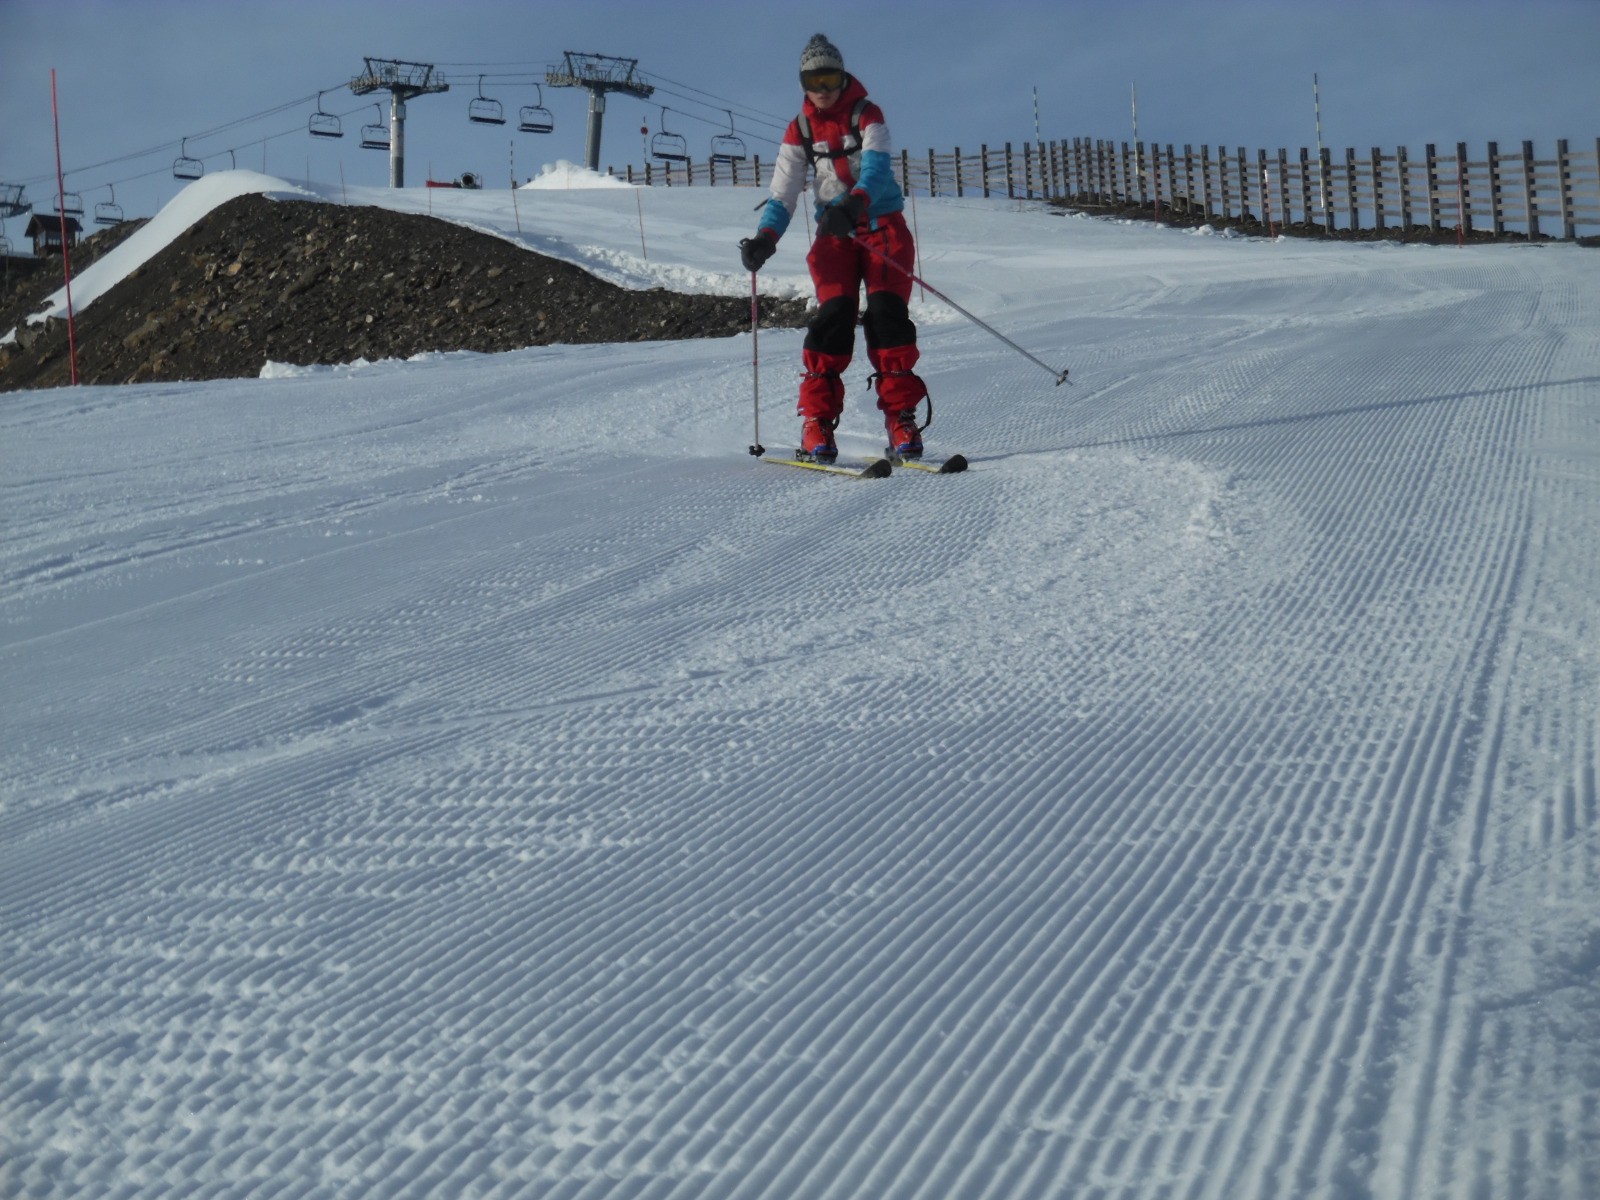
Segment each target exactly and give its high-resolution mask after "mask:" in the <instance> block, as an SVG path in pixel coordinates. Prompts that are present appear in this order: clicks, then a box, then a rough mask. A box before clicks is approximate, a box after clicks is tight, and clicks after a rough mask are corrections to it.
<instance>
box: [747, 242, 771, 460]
mask: <svg viewBox="0 0 1600 1200" xmlns="http://www.w3.org/2000/svg"><path fill="white" fill-rule="evenodd" d="M750 375H751V380H752V383H753V387H752V394H753V396H754V403H755V441H753V442H751V443H750V453H751V454H753V455H755V456H756V457H757V458H760V457H761V456H762V455H763V454H765V453H766V452H767V448H766V447H765V446H763V445H762V444H761V299H760V296H759V294H758V293H757V292H756V273H755V272H754V271H751V272H750Z"/></svg>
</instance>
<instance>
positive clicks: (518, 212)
mask: <svg viewBox="0 0 1600 1200" xmlns="http://www.w3.org/2000/svg"><path fill="white" fill-rule="evenodd" d="M510 162H511V212H512V214H513V215H514V216H515V217H516V219H517V232H518V233H521V232H522V209H521V207H520V206H519V205H518V204H517V143H516V142H515V141H513V142H512V143H511V153H510ZM429 173H430V174H432V172H429Z"/></svg>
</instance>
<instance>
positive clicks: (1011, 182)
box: [1006, 142, 1017, 200]
mask: <svg viewBox="0 0 1600 1200" xmlns="http://www.w3.org/2000/svg"><path fill="white" fill-rule="evenodd" d="M1011 170H1012V163H1011V143H1010V142H1007V143H1006V199H1007V200H1015V199H1016V198H1017V181H1016V177H1015V176H1014V175H1012V173H1011Z"/></svg>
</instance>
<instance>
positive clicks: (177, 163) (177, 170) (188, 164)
mask: <svg viewBox="0 0 1600 1200" xmlns="http://www.w3.org/2000/svg"><path fill="white" fill-rule="evenodd" d="M205 173H206V165H205V163H203V162H201V161H200V160H199V159H198V158H190V157H189V139H188V138H184V139H183V143H182V145H181V146H180V147H179V150H178V157H177V158H175V159H173V160H172V175H173V178H175V179H199V178H200V176H202V175H204V174H205Z"/></svg>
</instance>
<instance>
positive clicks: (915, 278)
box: [751, 242, 1067, 453]
mask: <svg viewBox="0 0 1600 1200" xmlns="http://www.w3.org/2000/svg"><path fill="white" fill-rule="evenodd" d="M860 245H861V246H862V247H863V248H864V249H865V250H866V251H867V253H868V254H871V255H872V256H873V257H874V258H879V259H882V260H883V261H884V262H886V263H888V264H889V265H890V266H891V267H893V268H894V269H895V270H896V271H899V272H900V273H901V274H902V275H904V276H906V277H907V278H908V279H910V280H911V282H913V283H918V284H921V285H922V286H923V287H925V288H927V289H928V291H930V292H932V293H933V294H934V295H935V296H937V297H939V299H941V300H943V301H944V302H945V303H946V304H948V305H949V306H950V307H951V308H953V309H955V310H956V311H957V312H958V313H960V314H961V315H962V316H963V317H965V318H966V319H967V320H969V321H971V322H972V323H973V324H974V325H976V326H978V327H979V328H980V329H985V330H987V331H988V332H989V333H992V334H993V335H994V336H995V337H997V338H999V339H1000V340H1001V341H1002V342H1004V343H1005V344H1006V345H1008V346H1010V347H1011V348H1012V349H1013V350H1015V351H1016V352H1017V353H1018V354H1020V355H1022V357H1023V358H1025V359H1027V360H1028V361H1029V362H1031V363H1032V364H1033V365H1034V366H1036V367H1038V368H1039V369H1040V370H1043V371H1047V372H1049V374H1050V376H1051V378H1053V379H1054V380H1055V381H1056V386H1057V387H1060V386H1061V385H1062V384H1063V383H1066V382H1067V372H1066V371H1065V370H1060V371H1058V370H1056V369H1055V368H1054V367H1052V366H1051V365H1050V364H1049V363H1046V362H1041V361H1040V360H1039V359H1037V358H1035V357H1034V356H1033V355H1031V354H1029V353H1028V352H1027V351H1026V350H1024V349H1023V348H1022V347H1021V346H1019V345H1017V344H1016V343H1015V342H1013V341H1012V340H1011V339H1010V338H1008V337H1007V336H1006V335H1005V334H1003V333H1001V332H1000V331H999V330H998V329H996V328H995V327H994V326H993V325H990V324H988V323H987V322H985V321H983V320H981V319H980V318H978V317H975V316H973V315H972V314H971V313H970V312H968V311H967V310H966V309H964V308H962V307H961V305H959V304H957V303H956V302H955V301H954V300H952V299H950V297H949V296H946V295H945V294H944V293H943V292H941V291H940V290H939V289H938V288H936V287H934V286H933V284H931V283H929V282H927V280H925V279H923V278H922V277H921V276H920V275H918V274H917V273H916V272H915V271H908V270H906V269H905V268H904V267H902V266H901V265H900V264H899V263H897V262H895V261H894V259H892V258H890V257H889V256H888V255H887V254H883V253H881V252H880V251H878V250H876V249H874V248H873V247H872V246H869V245H867V243H866V242H861V243H860ZM751 453H754V451H751Z"/></svg>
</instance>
